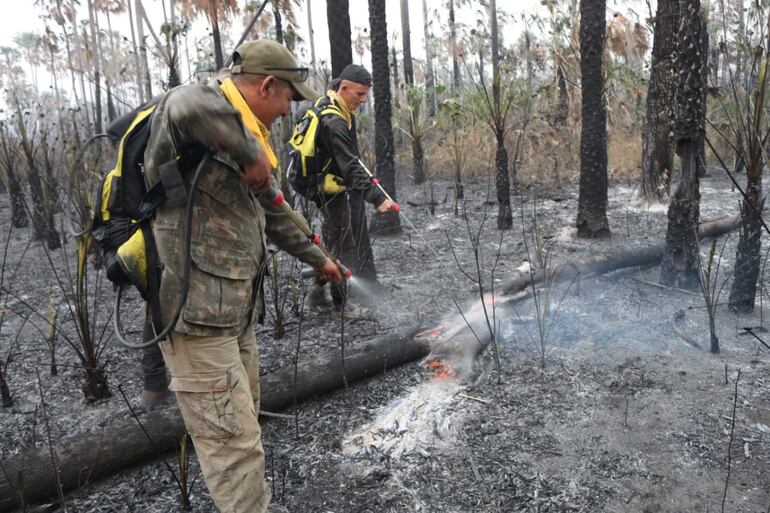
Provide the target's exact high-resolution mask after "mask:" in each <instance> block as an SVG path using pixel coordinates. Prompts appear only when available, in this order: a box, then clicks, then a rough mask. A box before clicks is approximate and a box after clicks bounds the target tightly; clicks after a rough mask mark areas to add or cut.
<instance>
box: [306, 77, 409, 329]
mask: <svg viewBox="0 0 770 513" xmlns="http://www.w3.org/2000/svg"><path fill="white" fill-rule="evenodd" d="M331 85H332V87H331V89H330V90H329V91H327V92H326V96H325V97H323V98H321V99H320V100H318V101H317V102H316V105H317V106H323V109H324V110H323V111H322V115H321V117H320V125H319V135H318V142H317V150H316V151H317V154H318V158H319V159H320V161H321V162H325V161H326V160H327V159H331V161H330V164H329V166H328V167H327V168H326V174H325V175H324V176H323V178H322V182H321V184H320V188H321V190H320V191H319V192H320V194H319V195H318V197H317V198H316V201H317V203H318V205H319V207H320V209H321V212H322V213H323V218H324V219H323V230H322V231H323V236H324V242H325V243H326V245H327V246H328V247H329V248H331V250H332V252H333V253H334V254H335V255H337V256H338V257H339V259H340V260H341V261H342V263H343V264H345V265H346V266H348V267H350V268H352V269H353V272H354V274H358V275H359V276H361V277H363V278H368V279H372V280H376V278H377V276H376V273H375V270H374V260H373V258H372V255H371V245H370V244H369V233H368V231H367V227H366V213H365V209H364V201H368V202H370V203H372V204H373V205H374V206H375V207H376V209H377V211H378V212H388V211H390V210H392V209H393V208H394V206H395V204H394V203H393V202H392V201H390V200H389V199H387V198H386V197H385V195H384V194H383V193H382V191H380V190H379V189H378V188H377V187H376V186H375V185H374V184H373V183H372V181H371V177H370V176H369V175H368V174H367V173H366V171H365V170H364V168H363V167H362V166H361V162H360V161H359V156H358V142H357V140H356V128H355V115H354V112H355V111H356V109H358V107H359V106H361V105H363V104H364V103H365V102H366V99H367V96H368V94H369V88H370V87H371V85H372V76H371V75H370V74H369V71H367V70H366V68H364V67H363V66H358V65H356V64H349V65H348V66H346V67H345V68H344V69H343V70H342V73H340V75H339V76H338V77H337V78H335V79H334V80H333V81H332V84H331ZM328 107H331V108H328ZM324 113H327V114H324ZM323 287H324V283H323V278H322V277H321V278H320V279H319V280H318V281H317V282H316V284H315V286H314V288H313V289H312V290H311V291H310V295H309V298H308V302H309V303H310V304H311V305H316V306H318V305H321V304H323V303H324V302H326V301H328V300H327V299H326V298H325V291H324V288H323ZM345 295H346V290H345V285H344V282H342V283H339V284H336V285H333V286H332V287H331V296H332V303H333V305H334V311H335V312H337V313H341V314H342V315H343V316H344V317H349V318H370V317H372V313H371V312H370V311H369V309H367V308H363V307H361V306H358V305H355V304H353V303H351V302H350V301H349V300H346V298H345Z"/></svg>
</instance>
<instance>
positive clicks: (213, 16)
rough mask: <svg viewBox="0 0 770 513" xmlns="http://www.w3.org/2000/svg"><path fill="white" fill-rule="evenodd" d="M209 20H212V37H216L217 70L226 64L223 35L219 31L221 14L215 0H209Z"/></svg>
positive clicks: (215, 57)
mask: <svg viewBox="0 0 770 513" xmlns="http://www.w3.org/2000/svg"><path fill="white" fill-rule="evenodd" d="M209 21H211V37H212V38H213V39H214V63H215V66H216V68H217V71H219V70H220V69H222V68H223V67H224V66H225V57H224V53H223V52H222V36H221V34H220V33H219V14H218V13H217V5H216V2H215V0H209Z"/></svg>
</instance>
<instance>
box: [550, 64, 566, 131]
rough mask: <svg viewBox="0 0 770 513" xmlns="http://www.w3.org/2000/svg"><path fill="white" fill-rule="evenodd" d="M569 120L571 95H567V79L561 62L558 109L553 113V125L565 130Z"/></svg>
mask: <svg viewBox="0 0 770 513" xmlns="http://www.w3.org/2000/svg"><path fill="white" fill-rule="evenodd" d="M560 61H561V60H560ZM568 118H569V95H568V94H567V79H566V78H565V77H564V68H563V67H562V65H561V62H559V63H558V64H557V65H556V109H555V110H554V113H553V125H554V126H555V127H556V128H564V127H565V126H566V125H567V119H568Z"/></svg>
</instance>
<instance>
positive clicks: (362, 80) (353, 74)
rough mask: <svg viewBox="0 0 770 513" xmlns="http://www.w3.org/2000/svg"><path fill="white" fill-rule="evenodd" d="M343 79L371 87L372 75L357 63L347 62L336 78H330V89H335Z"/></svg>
mask: <svg viewBox="0 0 770 513" xmlns="http://www.w3.org/2000/svg"><path fill="white" fill-rule="evenodd" d="M343 80H350V81H351V82H356V83H358V84H363V85H365V86H367V87H372V75H371V73H369V71H367V69H366V68H364V67H363V66H359V65H358V64H348V65H347V66H345V69H343V70H342V73H340V74H339V76H338V77H337V78H335V79H334V80H332V89H335V90H336V89H337V88H339V86H340V83H341V82H342V81H343Z"/></svg>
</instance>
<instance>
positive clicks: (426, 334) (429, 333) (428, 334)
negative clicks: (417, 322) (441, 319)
mask: <svg viewBox="0 0 770 513" xmlns="http://www.w3.org/2000/svg"><path fill="white" fill-rule="evenodd" d="M441 334H442V331H441V330H440V329H438V328H436V329H432V330H425V331H421V332H420V333H418V334H417V335H416V338H439V337H440V336H441Z"/></svg>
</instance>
